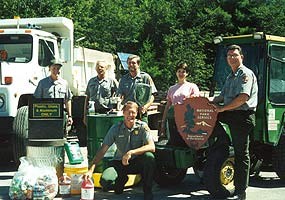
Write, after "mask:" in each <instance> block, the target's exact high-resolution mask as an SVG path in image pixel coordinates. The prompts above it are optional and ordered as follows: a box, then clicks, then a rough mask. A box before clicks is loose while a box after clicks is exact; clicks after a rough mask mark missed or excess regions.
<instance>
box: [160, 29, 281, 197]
mask: <svg viewBox="0 0 285 200" xmlns="http://www.w3.org/2000/svg"><path fill="white" fill-rule="evenodd" d="M214 44H215V45H217V48H216V59H215V69H214V78H213V80H214V84H213V85H214V86H215V87H214V88H213V89H212V90H211V91H210V96H213V95H214V94H218V93H219V92H220V91H221V88H222V86H223V84H224V81H225V79H226V77H227V75H228V73H229V72H230V67H229V66H228V65H227V61H226V57H225V55H226V49H227V46H228V45H230V44H237V45H240V46H241V47H242V49H243V54H244V64H245V66H247V67H249V68H250V69H251V70H253V72H254V73H255V74H256V77H257V79H258V87H259V91H258V92H259V93H258V106H257V110H256V126H255V129H254V132H253V134H252V135H251V140H250V157H251V171H250V173H251V174H255V175H258V173H259V171H260V170H261V169H262V167H267V168H268V167H270V169H272V171H274V172H276V174H277V175H278V176H279V177H280V179H283V180H285V119H284V118H285V37H279V36H273V35H266V34H264V33H262V32H258V33H254V34H249V35H240V36H230V37H221V36H219V37H215V38H214ZM224 128H225V130H226V131H227V132H228V133H229V131H228V127H227V126H224ZM214 141H215V138H212V137H210V139H208V140H207V141H206V143H205V144H204V145H202V146H201V147H200V148H199V149H194V148H191V147H188V148H187V147H183V148H181V147H177V146H170V145H167V144H161V143H157V144H156V147H157V150H156V157H157V167H158V170H157V176H156V177H155V181H156V182H157V183H158V184H159V185H161V186H169V185H175V184H177V183H179V182H181V181H182V180H183V178H184V177H185V175H186V172H187V169H188V168H189V167H193V169H194V172H195V173H196V174H197V175H199V176H200V177H202V179H203V182H204V183H205V186H206V188H207V190H208V191H209V193H210V194H211V195H212V196H214V197H217V198H223V197H225V196H228V195H230V194H231V193H233V192H234V184H233V177H234V173H235V163H234V152H233V149H232V148H231V147H230V148H229V150H227V151H226V150H224V149H219V148H217V149H215V150H214V151H212V150H211V151H210V149H211V148H210V147H211V145H212V144H213V143H214ZM209 154H210V155H211V156H208V155H209Z"/></svg>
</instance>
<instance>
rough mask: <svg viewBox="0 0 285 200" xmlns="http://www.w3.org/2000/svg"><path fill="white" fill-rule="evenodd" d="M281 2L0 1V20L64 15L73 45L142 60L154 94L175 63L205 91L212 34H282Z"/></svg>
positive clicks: (284, 5)
mask: <svg viewBox="0 0 285 200" xmlns="http://www.w3.org/2000/svg"><path fill="white" fill-rule="evenodd" d="M284 12H285V0H271V1H268V0H252V1H249V0H239V1H237V0H213V1H205V0H116V1H114V0H96V1H90V0H85V1H78V0H2V2H1V4H0V16H1V18H13V16H14V15H19V16H20V17H21V18H30V17H45V16H47V17H51V16H53V17H54V16H64V17H68V18H71V19H72V20H73V22H74V27H75V29H74V37H75V40H76V39H79V38H81V37H85V40H82V41H80V43H79V45H81V46H85V47H89V48H93V49H97V50H100V51H107V52H110V53H114V54H115V53H116V52H127V53H134V54H138V55H140V56H141V58H142V70H144V71H146V72H148V73H150V74H151V75H152V77H153V79H154V81H155V83H156V86H157V88H158V89H159V90H164V91H166V90H167V89H168V88H169V86H170V85H173V84H174V83H175V82H176V75H175V65H176V64H177V63H178V62H179V61H181V60H183V61H185V62H186V63H187V64H188V66H190V68H191V72H190V76H189V81H191V82H195V83H196V84H198V86H199V87H200V89H201V90H208V87H209V86H210V79H211V76H212V73H213V64H214V54H215V52H214V51H215V48H214V45H213V43H212V39H213V38H214V37H215V36H218V35H224V36H228V35H238V34H249V33H252V32H254V31H263V32H266V33H267V34H275V35H280V36H284V33H285V24H284V23H285V15H284Z"/></svg>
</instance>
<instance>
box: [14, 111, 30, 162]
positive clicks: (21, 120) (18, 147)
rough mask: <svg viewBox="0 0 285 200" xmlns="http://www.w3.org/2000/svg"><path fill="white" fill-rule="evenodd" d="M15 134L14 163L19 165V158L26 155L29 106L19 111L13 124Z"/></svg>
mask: <svg viewBox="0 0 285 200" xmlns="http://www.w3.org/2000/svg"><path fill="white" fill-rule="evenodd" d="M13 132H14V134H15V137H14V140H15V141H14V143H13V154H14V161H15V162H16V163H17V164H19V158H20V157H21V156H25V155H26V142H27V138H28V106H22V107H20V108H19V109H18V110H17V115H16V117H15V118H14V122H13Z"/></svg>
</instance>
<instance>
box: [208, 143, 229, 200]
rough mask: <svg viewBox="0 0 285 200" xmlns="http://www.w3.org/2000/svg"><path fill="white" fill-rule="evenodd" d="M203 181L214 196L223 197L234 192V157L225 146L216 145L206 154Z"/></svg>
mask: <svg viewBox="0 0 285 200" xmlns="http://www.w3.org/2000/svg"><path fill="white" fill-rule="evenodd" d="M203 180H204V183H205V185H206V188H207V190H208V192H209V193H210V194H211V195H212V196H213V197H215V198H222V199H223V198H225V197H227V196H230V195H231V194H232V193H233V192H234V157H233V155H229V151H228V149H227V148H225V147H218V148H216V149H214V150H212V151H211V153H210V154H209V155H208V158H207V161H206V164H205V169H204V177H203Z"/></svg>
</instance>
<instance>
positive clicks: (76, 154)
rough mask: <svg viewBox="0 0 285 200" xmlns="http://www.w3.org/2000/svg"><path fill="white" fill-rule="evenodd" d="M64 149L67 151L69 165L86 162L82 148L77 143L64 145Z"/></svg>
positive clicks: (70, 142) (72, 142) (71, 142)
mask: <svg viewBox="0 0 285 200" xmlns="http://www.w3.org/2000/svg"><path fill="white" fill-rule="evenodd" d="M64 149H65V151H66V154H67V157H68V160H69V163H70V164H72V165H75V164H80V163H82V161H83V160H84V158H83V156H82V153H81V151H80V146H79V144H78V143H77V142H75V141H69V142H65V143H64Z"/></svg>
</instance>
